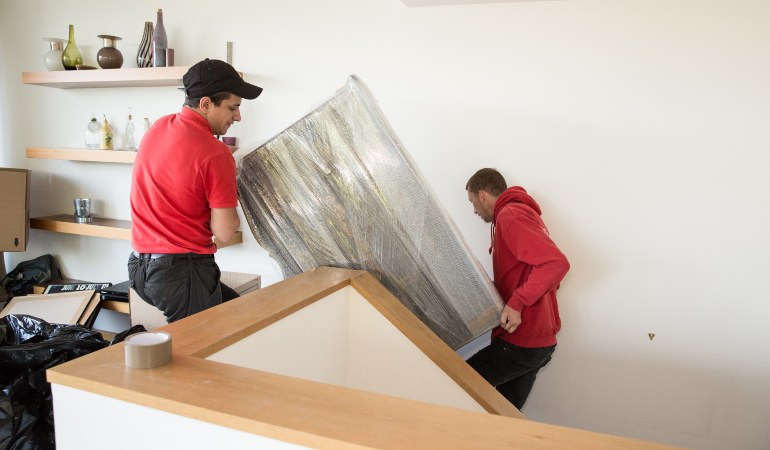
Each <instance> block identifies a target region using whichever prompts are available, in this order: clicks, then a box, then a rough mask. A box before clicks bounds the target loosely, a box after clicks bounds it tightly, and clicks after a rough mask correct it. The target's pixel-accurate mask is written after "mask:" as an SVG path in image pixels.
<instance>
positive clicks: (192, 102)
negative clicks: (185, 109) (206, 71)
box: [184, 91, 233, 108]
mask: <svg viewBox="0 0 770 450" xmlns="http://www.w3.org/2000/svg"><path fill="white" fill-rule="evenodd" d="M232 95H233V94H231V93H229V92H227V91H222V92H217V93H216V94H212V95H206V96H205V97H208V98H210V99H211V103H213V104H214V106H219V105H221V104H222V102H223V101H224V100H227V99H228V98H230V97H231V96H232ZM202 98H203V97H198V98H190V97H185V99H184V106H189V107H190V108H197V107H198V106H200V104H201V99H202Z"/></svg>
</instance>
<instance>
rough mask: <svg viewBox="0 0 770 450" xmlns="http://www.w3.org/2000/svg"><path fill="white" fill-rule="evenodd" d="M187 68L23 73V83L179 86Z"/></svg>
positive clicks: (84, 86) (80, 85) (88, 85)
mask: <svg viewBox="0 0 770 450" xmlns="http://www.w3.org/2000/svg"><path fill="white" fill-rule="evenodd" d="M189 68H190V67H189V66H175V67H146V68H142V69H138V68H132V69H96V70H57V71H51V72H23V73H22V74H21V81H22V82H23V83H24V84H34V85H38V86H48V87H54V88H59V89H73V88H112V87H155V86H182V76H184V74H185V72H187V70H188V69H189Z"/></svg>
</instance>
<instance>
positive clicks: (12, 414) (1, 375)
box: [0, 314, 109, 450]
mask: <svg viewBox="0 0 770 450" xmlns="http://www.w3.org/2000/svg"><path fill="white" fill-rule="evenodd" d="M108 345H109V342H107V341H105V340H104V339H103V338H102V335H101V334H100V333H99V332H96V331H93V330H89V329H87V328H84V327H81V326H79V325H58V324H49V323H48V322H46V321H44V320H42V319H38V318H36V317H32V316H28V315H21V314H20V315H9V316H5V317H2V318H0V449H2V450H6V449H8V450H11V449H23V450H45V449H53V448H55V445H56V444H55V439H54V426H53V421H54V418H53V401H52V397H51V385H50V384H49V383H48V382H47V381H46V377H45V370H46V369H49V368H51V367H54V366H56V365H58V364H61V363H63V362H66V361H70V360H72V359H75V358H78V357H80V356H83V355H85V354H88V353H91V352H94V351H96V350H99V349H102V348H104V347H107V346H108Z"/></svg>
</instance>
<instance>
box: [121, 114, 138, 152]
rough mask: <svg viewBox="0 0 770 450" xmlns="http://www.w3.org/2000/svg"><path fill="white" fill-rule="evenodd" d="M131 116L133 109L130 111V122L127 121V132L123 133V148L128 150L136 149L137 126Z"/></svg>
mask: <svg viewBox="0 0 770 450" xmlns="http://www.w3.org/2000/svg"><path fill="white" fill-rule="evenodd" d="M131 119H132V116H131V110H129V111H128V122H127V123H126V132H125V133H123V148H124V149H126V150H136V135H135V134H134V132H135V130H136V128H135V127H134V122H133V120H131Z"/></svg>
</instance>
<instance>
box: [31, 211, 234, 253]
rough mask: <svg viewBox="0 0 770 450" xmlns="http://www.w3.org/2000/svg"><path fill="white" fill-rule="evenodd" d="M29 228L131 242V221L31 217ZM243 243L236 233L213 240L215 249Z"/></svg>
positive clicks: (57, 216)
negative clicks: (82, 221)
mask: <svg viewBox="0 0 770 450" xmlns="http://www.w3.org/2000/svg"><path fill="white" fill-rule="evenodd" d="M29 227H30V228H34V229H36V230H45V231H53V232H56V233H68V234H79V235H81V236H93V237H101V238H108V239H120V240H124V241H130V240H131V221H130V220H118V219H105V218H100V217H94V219H93V222H91V223H77V222H75V216H74V215H73V214H59V215H55V216H46V217H33V218H30V219H29ZM242 242H243V233H242V232H241V231H237V232H236V233H235V237H234V238H233V239H232V240H231V241H230V242H227V243H222V242H221V241H219V240H217V239H214V243H215V244H216V245H217V248H225V247H229V246H231V245H235V244H240V243H242Z"/></svg>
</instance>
